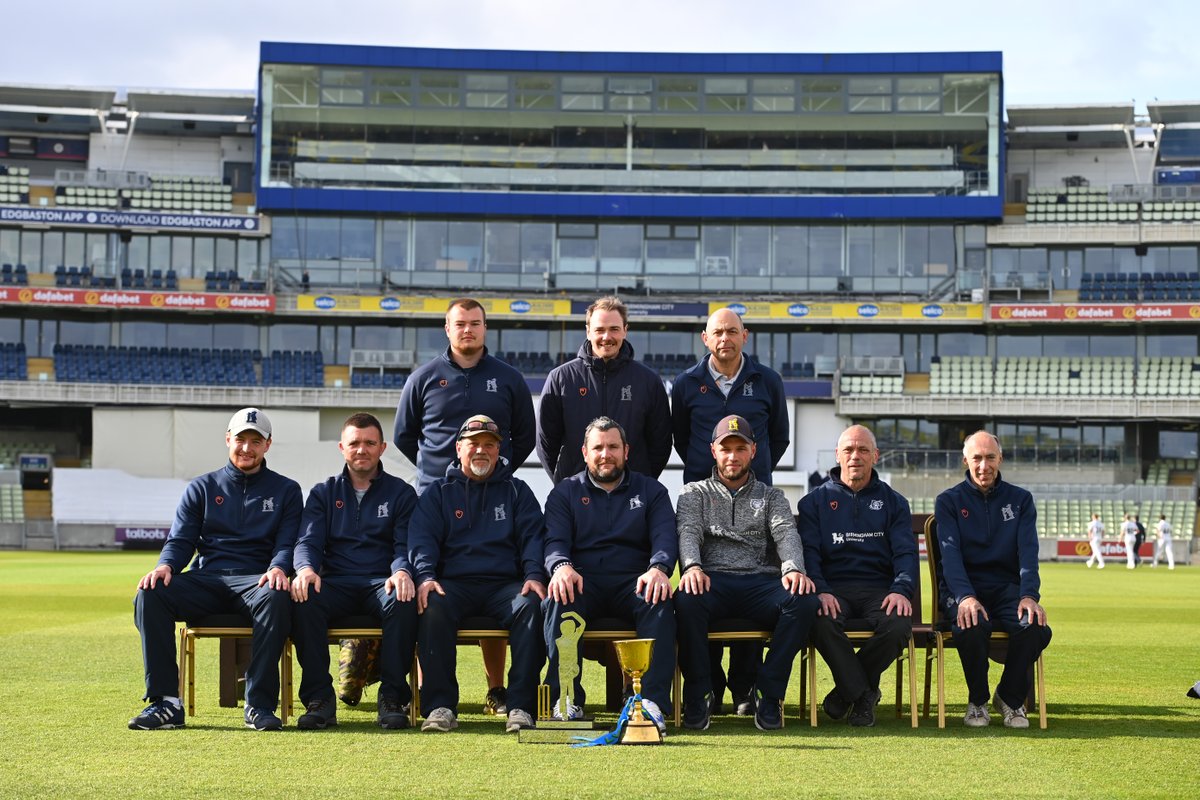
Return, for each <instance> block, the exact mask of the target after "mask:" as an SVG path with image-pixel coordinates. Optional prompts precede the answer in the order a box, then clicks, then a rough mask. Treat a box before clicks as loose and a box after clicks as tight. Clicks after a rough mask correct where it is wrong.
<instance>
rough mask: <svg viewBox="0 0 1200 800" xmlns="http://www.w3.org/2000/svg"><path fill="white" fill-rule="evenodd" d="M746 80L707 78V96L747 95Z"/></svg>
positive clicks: (705, 89)
mask: <svg viewBox="0 0 1200 800" xmlns="http://www.w3.org/2000/svg"><path fill="white" fill-rule="evenodd" d="M746 84H747V81H746V79H745V78H705V79H704V93H705V94H745V93H746Z"/></svg>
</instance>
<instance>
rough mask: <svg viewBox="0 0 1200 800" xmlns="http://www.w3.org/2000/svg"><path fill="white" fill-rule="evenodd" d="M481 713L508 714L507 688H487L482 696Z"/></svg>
mask: <svg viewBox="0 0 1200 800" xmlns="http://www.w3.org/2000/svg"><path fill="white" fill-rule="evenodd" d="M483 713H485V714H488V715H497V714H498V715H500V716H504V715H506V714H508V690H507V689H505V688H504V687H503V686H493V687H492V688H490V689H488V690H487V696H486V697H485V698H483Z"/></svg>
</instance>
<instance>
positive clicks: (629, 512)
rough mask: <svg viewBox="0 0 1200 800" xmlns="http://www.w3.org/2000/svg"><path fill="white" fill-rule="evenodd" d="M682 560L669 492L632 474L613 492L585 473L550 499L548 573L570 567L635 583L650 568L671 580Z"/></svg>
mask: <svg viewBox="0 0 1200 800" xmlns="http://www.w3.org/2000/svg"><path fill="white" fill-rule="evenodd" d="M678 557H679V535H678V534H677V533H676V531H675V510H674V509H673V508H672V507H671V497H670V495H669V494H667V490H666V487H664V486H663V485H662V484H661V483H659V482H658V481H656V480H655V479H654V478H651V477H649V476H646V475H643V474H641V473H640V472H633V471H631V470H626V471H625V476H624V478H622V479H621V482H620V483H619V484H617V488H615V489H613V490H612V492H606V491H604V490H603V489H601V488H600V487H598V486H596V484H594V483H592V481H591V479H590V478H589V477H588V473H587V470H584V471H582V472H580V473H579V474H578V475H573V476H572V477H570V478H567V479H566V480H565V481H562V482H560V483H559V484H558V485H557V486H555V487H554V489H553V490H552V491H551V492H550V496H549V497H547V498H546V572H547V573H553V572H554V568H555V567H556V566H557V565H559V564H561V563H563V562H564V561H570V562H571V565H572V566H574V567H575V569H576V571H578V572H579V574H581V575H583V576H584V578H585V580H586V578H587V576H588V575H601V576H610V577H629V578H630V579H631V580H632V579H635V578H637V576H638V575H641V574H642V573H643V572H645V571H646V570H648V569H650V567H651V566H652V565H658V566H660V567H662V568H663V571H664V572H666V574H667V575H668V576H669V575H671V573H673V572H674V571H675V561H676V560H677V559H678Z"/></svg>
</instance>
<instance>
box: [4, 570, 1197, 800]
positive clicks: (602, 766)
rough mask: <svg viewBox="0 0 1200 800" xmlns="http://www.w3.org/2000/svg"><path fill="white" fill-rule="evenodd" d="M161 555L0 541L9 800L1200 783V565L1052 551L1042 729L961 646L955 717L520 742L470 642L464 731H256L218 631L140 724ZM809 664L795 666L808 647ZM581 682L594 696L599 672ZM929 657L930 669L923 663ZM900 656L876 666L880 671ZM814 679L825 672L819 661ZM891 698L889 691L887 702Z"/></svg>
mask: <svg viewBox="0 0 1200 800" xmlns="http://www.w3.org/2000/svg"><path fill="white" fill-rule="evenodd" d="M154 560H155V555H154V554H150V553H96V554H92V553H25V552H0V609H2V613H0V682H2V683H0V686H2V687H3V692H2V694H0V754H2V756H0V797H4V798H18V797H31V798H32V797H38V798H57V797H89V798H104V797H137V798H143V797H173V798H178V797H215V796H223V797H228V798H236V797H280V798H292V797H300V798H311V797H326V796H328V797H333V796H338V797H342V798H351V797H363V798H371V797H385V796H388V797H400V798H403V797H435V798H454V797H476V796H489V797H495V798H508V797H518V796H519V797H526V798H531V797H545V798H566V797H624V798H641V797H674V798H694V797H730V796H738V797H743V796H754V797H783V796H788V797H821V798H833V797H856V798H858V797H888V798H892V797H896V798H901V797H919V798H935V797H946V798H953V800H962V799H963V798H973V797H981V798H982V797H986V798H992V797H1048V798H1063V797H1078V798H1089V799H1091V798H1108V797H1136V798H1150V797H1171V798H1185V797H1196V796H1200V764H1198V763H1197V762H1200V700H1191V699H1188V698H1186V697H1185V696H1184V692H1185V690H1186V689H1187V687H1188V686H1190V685H1191V684H1192V682H1193V681H1195V680H1196V679H1197V678H1200V619H1198V617H1197V605H1198V601H1200V569H1195V568H1190V567H1180V568H1179V569H1176V570H1175V571H1174V572H1168V571H1167V570H1166V569H1165V568H1163V567H1159V568H1158V569H1157V570H1151V569H1148V568H1143V569H1139V570H1137V571H1136V572H1132V573H1131V572H1128V571H1127V570H1125V569H1122V568H1120V565H1118V564H1116V563H1114V564H1113V565H1111V566H1110V567H1109V568H1108V569H1106V570H1104V571H1103V572H1100V571H1097V570H1086V569H1084V567H1083V566H1082V565H1081V564H1045V565H1043V568H1042V582H1043V588H1044V591H1045V596H1044V604H1045V605H1046V607H1047V610H1048V613H1049V615H1050V621H1051V625H1052V626H1053V628H1054V642H1053V643H1052V644H1051V646H1050V649H1049V650H1048V651H1047V660H1046V673H1047V685H1048V687H1049V691H1048V693H1047V694H1048V696H1049V700H1050V728H1049V730H1046V731H1040V730H1038V729H1037V727H1036V718H1035V721H1034V727H1033V728H1031V729H1030V730H1028V731H1009V730H1006V729H1004V728H1003V727H1001V726H1000V725H999V721H998V719H995V718H994V719H993V723H992V726H991V727H990V728H987V729H983V730H967V729H965V728H963V726H962V720H961V715H962V712H963V705H964V703H965V693H964V689H963V683H962V672H961V670H960V668H959V666H958V659H957V655H955V654H950V658H949V663H948V669H947V675H948V681H947V684H948V685H947V693H948V696H949V698H950V699H951V704H950V706H949V713H950V715H951V716H950V717H949V718H948V721H947V727H946V729H945V730H938V729H937V726H936V721H934V720H922V725H921V727H920V729H919V730H916V731H914V730H912V729H911V728H909V727H908V720H907V718H905V719H903V720H897V719H895V718H894V716H892V714H891V713H890V711H889V710H886V709H885V707H884V706H882V705H881V706H880V710H881V714H880V721H879V724H878V725H877V726H876V727H875V728H872V729H866V730H858V729H851V728H849V727H848V726H846V725H845V724H842V723H833V722H830V721H829V720H827V719H825V718H824V717H823V716H822V719H821V725H820V727H818V728H817V729H815V730H814V729H812V728H809V726H808V725H807V724H800V722H799V721H797V720H796V718H795V713H796V708H795V703H796V691H797V689H798V685H799V684H798V682H797V679H798V673H796V674H795V675H794V676H793V678H794V680H793V682H792V688H791V697H790V698H789V708H788V712H789V714H790V715H791V716H790V718H789V719H788V724H787V727H786V728H785V729H784V730H783V731H779V732H773V733H770V734H766V733H761V732H759V731H757V730H755V729H754V726H753V722H752V721H751V720H749V719H739V718H735V717H720V718H717V719H715V720H714V721H713V725H712V727H711V728H710V729H709V730H708V731H705V732H702V733H689V732H676V731H675V730H674V729H672V730H671V731H670V735H669V736H668V739H667V743H666V745H665V746H663V747H655V748H646V747H642V748H637V747H602V748H592V749H578V750H572V749H570V748H567V747H563V746H554V745H518V744H517V742H516V739H515V737H513V736H506V735H505V734H504V733H503V729H502V727H501V725H500V722H499V721H498V720H497V719H496V718H494V717H493V718H487V717H484V716H482V715H481V714H480V713H479V706H478V705H475V703H477V702H479V701H481V700H482V697H483V682H482V678H481V670H480V669H479V666H478V665H479V661H478V650H477V649H475V648H463V650H462V655H461V658H460V669H459V676H460V679H461V680H462V684H463V698H464V703H463V712H464V713H463V716H462V718H461V722H462V724H461V727H460V728H459V730H458V731H456V732H454V733H450V734H421V733H419V732H416V731H389V732H385V731H382V730H381V729H379V728H377V727H376V726H375V724H374V710H375V709H374V698H375V694H374V689H371V690H369V691H368V696H367V698H366V700H365V701H364V703H363V705H362V706H360V707H359V708H358V709H340V710H339V712H338V717H339V721H340V723H341V725H340V726H339V727H338V728H336V729H333V730H329V731H324V732H311V733H310V732H300V731H297V730H296V729H295V728H294V727H290V728H289V729H287V730H285V731H283V732H282V733H274V734H265V733H256V732H254V731H250V730H246V729H245V728H243V727H242V721H241V714H240V712H239V711H237V710H234V709H226V708H220V707H219V706H218V705H217V699H216V653H217V644H216V643H215V642H213V641H201V642H200V644H199V652H200V663H199V665H198V673H197V679H198V684H199V685H198V691H197V697H196V702H197V713H196V715H195V716H194V717H192V718H189V719H188V725H187V728H186V729H185V730H181V731H162V732H157V733H155V732H142V731H130V730H128V729H127V728H126V722H127V721H128V720H129V718H130V717H132V716H134V715H135V714H136V713H137V712H138V711H139V710H140V709H141V707H142V704H141V702H140V701H139V696H140V693H141V688H142V666H141V657H140V652H139V647H138V638H137V634H136V631H135V630H134V627H133V614H132V605H131V602H130V600H131V598H132V596H133V589H134V585H135V583H136V581H137V578H138V576H140V575H141V574H143V573H144V572H145V571H146V570H147V569H149V568H150V567H151V566H152V565H153V563H154ZM797 663H798V662H797ZM588 669H589V671H588V672H587V673H586V674H585V680H586V681H587V684H588V685H589V686H590V687H595V688H593V693H594V694H598V693H599V692H600V691H601V690H600V688H599V687H600V685H601V684H600V680H599V672H598V668H596V667H595V666H594V665H590V662H589V668H588ZM922 674H923V665H922ZM890 677H891V675H890V673H889V674H888V675H885V676H884V686H885V687H886V686H888V685H889V680H890ZM818 683H819V685H820V686H821V687H822V688H821V692H822V693H823V692H824V691H825V690H827V689H828V687H829V685H830V683H829V678H828V674H827V673H824V672H823V673H821V674H820V675H819V676H818ZM887 694H888V693H887V692H886V691H885V700H886V699H887V697H886V695H887Z"/></svg>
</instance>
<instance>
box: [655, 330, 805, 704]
mask: <svg viewBox="0 0 1200 800" xmlns="http://www.w3.org/2000/svg"><path fill="white" fill-rule="evenodd" d="M749 336H750V334H749V332H748V331H747V330H746V326H745V325H744V324H743V323H742V318H741V317H739V316H738V315H737V314H735V313H734V312H733V311H732V310H730V309H728V308H721V309H717V310H716V311H714V312H713V313H712V314H711V315H710V316H709V318H708V322H707V324H706V325H705V328H704V332H703V333H701V334H700V339H701V340H702V341H703V342H704V346H705V347H706V348H708V355H707V356H705V357H704V358H702V359H700V363H698V364H696V366H694V367H692V368H691V369H689V370H688V371H687V372H684V373H683V374H682V375H680V376H679V377H678V378H676V379H675V383H674V385H673V386H672V387H671V427H672V430H673V433H674V437H675V452H677V453H679V457H680V458H682V459H683V481H684V483H692V482H694V481H702V480H705V479H706V478H708V477H709V476H710V475H712V466H713V460H712V459H713V457H712V451H711V449H710V448H711V443H710V441H709V437H710V435H711V434H712V431H713V429H715V428H716V427H717V423H718V422H720V421H721V420H722V419H723V418H724V417H726V416H728V415H730V414H737V415H738V416H740V417H742V418H743V419H745V420H747V421H748V422H749V423H750V425H751V426H752V427H753V429H754V439H755V441H756V442H757V448H758V449H757V453H756V455H755V456H754V463H753V464H751V465H750V469H751V470H752V471H753V472H754V477H755V479H756V480H757V481H759V482H760V483H764V484H766V485H767V486H770V485H771V472H772V471H773V470H774V469H775V465H776V464H778V463H779V459H780V458H782V457H783V452H784V451H785V450H787V448H788V445H789V444H790V443H791V439H792V437H791V423H790V422H789V421H788V411H787V398H786V397H785V396H784V393H783V379H782V378H780V377H779V373H777V372H775V371H774V370H773V369H771V368H770V367H766V366H763V365H762V364H760V363H758V361H757V360H755V359H754V358H753V357H751V356H749V355H747V354H745V353H743V352H742V349H743V348H744V347H745V346H746V341H747V340H748V339H749ZM762 650H763V649H762V645H761V644H758V643H756V642H744V643H738V644H731V645H730V646H729V693H730V695H732V696H733V701H734V704H735V707H736V709H737V712H738V714H741V715H743V716H748V715H750V714H753V713H754V705H753V698H754V694H753V689H754V681H755V677H756V676H757V674H758V665H759V664H760V663H762ZM721 651H722V648H721V646H720V645H713V646H712V656H713V658H712V665H711V668H712V675H713V703H714V712H713V713H719V711H717V710H716V709H719V708H720V706H721V697H722V696H723V695H724V694H725V673H724V671H723V670H722V669H721Z"/></svg>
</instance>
